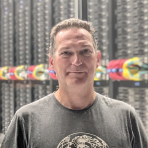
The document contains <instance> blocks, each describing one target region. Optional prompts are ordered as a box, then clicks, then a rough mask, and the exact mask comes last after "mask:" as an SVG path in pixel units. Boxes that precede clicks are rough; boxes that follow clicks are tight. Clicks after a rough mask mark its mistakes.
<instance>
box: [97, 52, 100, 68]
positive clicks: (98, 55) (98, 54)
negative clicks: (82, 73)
mask: <svg viewBox="0 0 148 148" xmlns="http://www.w3.org/2000/svg"><path fill="white" fill-rule="evenodd" d="M100 65H101V52H100V51H99V50H98V51H97V65H96V68H97V67H98V66H100Z"/></svg>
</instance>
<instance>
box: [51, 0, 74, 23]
mask: <svg viewBox="0 0 148 148" xmlns="http://www.w3.org/2000/svg"><path fill="white" fill-rule="evenodd" d="M74 2H75V0H55V1H54V3H53V10H54V11H53V17H54V24H57V23H59V22H61V21H63V20H65V19H68V18H74V17H75V15H74Z"/></svg>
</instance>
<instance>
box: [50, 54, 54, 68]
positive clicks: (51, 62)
mask: <svg viewBox="0 0 148 148" xmlns="http://www.w3.org/2000/svg"><path fill="white" fill-rule="evenodd" d="M49 67H51V68H52V69H53V70H54V60H53V57H52V56H51V55H50V54H49Z"/></svg>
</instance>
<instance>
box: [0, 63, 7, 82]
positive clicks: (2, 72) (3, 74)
mask: <svg viewBox="0 0 148 148" xmlns="http://www.w3.org/2000/svg"><path fill="white" fill-rule="evenodd" d="M0 78H1V79H2V80H8V67H7V66H5V67H1V68H0Z"/></svg>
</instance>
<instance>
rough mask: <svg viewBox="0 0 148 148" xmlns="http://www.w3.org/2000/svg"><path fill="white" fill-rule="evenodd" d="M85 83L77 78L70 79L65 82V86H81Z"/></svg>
mask: <svg viewBox="0 0 148 148" xmlns="http://www.w3.org/2000/svg"><path fill="white" fill-rule="evenodd" d="M85 84H86V81H85V80H78V79H74V80H70V81H68V82H67V86H72V87H78V86H83V85H85Z"/></svg>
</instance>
